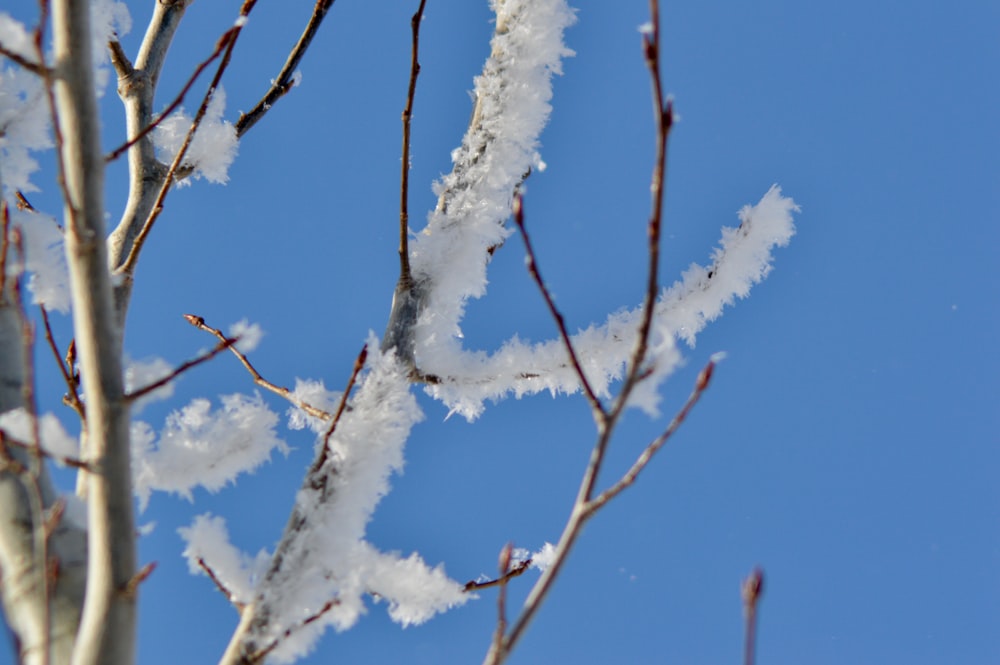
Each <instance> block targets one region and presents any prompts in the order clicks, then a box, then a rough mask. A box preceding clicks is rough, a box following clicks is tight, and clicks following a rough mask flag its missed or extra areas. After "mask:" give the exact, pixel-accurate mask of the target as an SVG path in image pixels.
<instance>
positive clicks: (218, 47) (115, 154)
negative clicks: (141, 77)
mask: <svg viewBox="0 0 1000 665" xmlns="http://www.w3.org/2000/svg"><path fill="white" fill-rule="evenodd" d="M234 29H235V28H234ZM234 29H230V30H228V31H226V32H225V33H224V34H223V35H222V37H221V38H220V39H219V41H218V42H216V44H215V49H214V50H213V51H212V53H211V54H209V56H208V57H207V58H205V59H204V60H203V61H202V62H201V63H200V64H199V65H198V66H197V67H195V69H194V72H193V73H192V74H191V76H190V77H189V78H188V80H187V83H185V84H184V86H183V87H182V88H181V91H180V92H179V93H177V97H175V98H174V101H172V102H170V104H168V105H167V108H165V109H164V110H163V111H162V112H161V113H160V114H159V115H158V116H157V118H156V119H155V120H154V121H153V122H151V123H149V124H148V125H146V126H145V127H143V128H142V129H141V130H139V132H138V133H137V134H136V135H135V136H133V137H132V138H130V139H129V140H128V141H126V142H125V143H123V144H121V145H120V146H118V147H117V148H115V149H114V150H112V151H111V152H109V153H108V154H107V155H106V156H105V157H104V161H105V162H113V161H114V160H116V159H118V158H119V157H121V156H122V155H123V154H125V153H126V152H127V151H128V149H129V148H131V147H132V146H134V145H135V144H136V143H138V142H139V141H141V140H142V139H144V138H145V137H146V136H147V135H148V134H149V133H150V132H152V131H153V130H154V129H156V128H157V127H158V126H159V125H160V123H161V122H163V121H164V120H166V119H167V118H168V117H169V116H170V114H171V113H173V112H174V110H176V109H177V107H178V106H180V105H181V104H182V103H183V102H184V97H185V96H186V95H187V93H188V91H190V90H191V87H192V86H193V85H194V83H195V81H197V80H198V77H199V76H201V73H202V72H204V71H205V70H206V69H207V68H208V66H209V65H210V64H212V63H213V62H215V60H216V58H218V57H219V56H220V55H221V54H222V51H223V50H224V49H225V48H226V47H227V46H228V45H229V40H230V39H232V33H233V30H234ZM111 47H112V48H111V50H112V53H116V52H117V51H120V50H121V45H120V44H118V42H116V41H115V42H111ZM116 47H117V48H116ZM121 57H125V54H124V52H122V53H121ZM116 69H118V68H117V67H116ZM122 71H124V70H119V76H121V73H122ZM191 133H192V134H193V132H191Z"/></svg>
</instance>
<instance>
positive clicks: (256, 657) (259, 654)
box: [245, 598, 340, 663]
mask: <svg viewBox="0 0 1000 665" xmlns="http://www.w3.org/2000/svg"><path fill="white" fill-rule="evenodd" d="M337 605H340V601H339V600H337V599H336V598H334V599H333V600H328V601H326V603H325V604H324V605H323V607H321V608H319V610H317V611H316V612H315V613H313V614H311V615H309V616H308V617H306V618H305V619H303V620H302V622H301V623H299V624H298V625H295V626H292V627H291V628H286V629H285V632H283V633H282V634H281V636H280V637H277V638H275V639H274V640H273V641H272V642H271V643H270V644H268V645H267V646H266V647H264V648H263V649H261V650H259V651H256V652H254V653H252V654H250V655H249V656H247V658H246V661H245V662H247V663H259V662H261V661H262V660H264V658H265V657H266V656H267V654H269V653H271V652H272V651H274V650H275V649H277V648H278V645H279V644H281V642H282V641H283V640H287V639H288V638H289V637H291V636H292V634H294V633H295V631H297V630H302V629H303V628H305V627H306V626H308V625H309V624H311V623H313V622H314V621H318V620H319V619H321V618H322V617H323V615H324V614H326V613H327V612H329V611H330V610H332V609H333V608H334V607H336V606H337Z"/></svg>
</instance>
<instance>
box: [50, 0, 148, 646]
mask: <svg viewBox="0 0 1000 665" xmlns="http://www.w3.org/2000/svg"><path fill="white" fill-rule="evenodd" d="M89 10H90V3H89V2H86V1H85V0H57V1H56V2H54V3H53V13H52V18H53V36H54V41H55V63H56V72H57V73H56V76H57V79H56V86H55V93H56V102H57V113H58V126H59V129H60V132H61V136H62V146H61V151H62V160H61V162H62V169H63V175H64V178H65V182H66V198H67V200H66V211H65V215H66V224H65V228H66V255H67V263H68V264H69V271H70V283H71V290H72V298H73V328H74V332H75V336H76V347H77V352H78V358H79V364H80V374H81V378H82V381H83V390H84V393H85V394H86V397H87V422H86V442H87V447H86V449H85V450H84V451H83V458H84V460H85V461H87V462H89V463H90V464H91V465H93V468H94V469H95V472H94V473H91V474H90V476H89V480H88V483H87V491H86V498H87V511H88V516H87V524H88V536H89V542H88V567H87V593H86V598H85V600H84V605H83V616H82V617H81V620H80V631H79V633H78V635H77V644H76V649H75V651H74V654H73V660H72V662H73V663H74V664H75V665H97V664H98V663H100V664H101V665H117V664H119V663H132V662H133V661H134V660H135V605H136V599H135V593H134V592H133V591H132V587H133V586H134V585H133V584H130V582H132V580H133V578H134V576H135V569H136V566H135V560H136V552H135V530H134V527H133V517H132V491H131V470H130V460H129V428H128V412H129V410H128V404H127V403H126V401H125V398H124V388H123V382H122V367H121V358H122V356H121V331H120V327H119V326H118V323H117V317H116V315H115V308H114V301H113V297H112V288H111V277H110V273H109V271H108V261H107V251H106V248H105V238H106V234H105V229H104V202H103V177H104V158H103V154H102V151H101V144H100V134H99V122H98V116H97V100H96V95H95V92H94V77H93V65H92V62H93V60H92V57H91V47H90V11H89Z"/></svg>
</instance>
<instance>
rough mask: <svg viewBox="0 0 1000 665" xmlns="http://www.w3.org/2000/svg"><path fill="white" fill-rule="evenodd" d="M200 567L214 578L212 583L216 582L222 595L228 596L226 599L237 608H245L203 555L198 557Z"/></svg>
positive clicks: (210, 577)
mask: <svg viewBox="0 0 1000 665" xmlns="http://www.w3.org/2000/svg"><path fill="white" fill-rule="evenodd" d="M198 567H199V568H201V569H202V570H203V571H205V574H206V575H208V579H210V580H212V583H213V584H215V588H216V589H218V590H219V591H220V592H222V595H223V596H225V597H226V600H228V601H229V602H230V603H232V604H233V605H235V606H236V609H242V608H243V603H240V602H237V601H236V599H235V598H234V597H233V592H232V591H230V590H229V588H228V587H227V586H226V585H225V584H223V583H222V580H220V579H219V576H218V575H216V574H215V571H214V570H212V567H211V566H209V565H208V564H207V563H206V562H205V559H203V558H202V557H198Z"/></svg>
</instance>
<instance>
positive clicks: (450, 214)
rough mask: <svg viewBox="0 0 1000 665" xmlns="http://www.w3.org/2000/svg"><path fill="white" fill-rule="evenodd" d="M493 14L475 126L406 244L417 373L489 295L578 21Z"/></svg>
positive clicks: (529, 9) (558, 8)
mask: <svg viewBox="0 0 1000 665" xmlns="http://www.w3.org/2000/svg"><path fill="white" fill-rule="evenodd" d="M492 4H493V8H494V10H495V11H496V14H497V18H496V32H495V35H494V37H493V41H492V52H491V55H490V58H489V60H487V62H486V64H485V66H484V69H483V73H482V75H481V76H479V77H477V78H476V83H475V96H476V106H475V110H474V113H473V118H472V122H471V124H470V126H469V130H468V132H467V133H466V135H465V138H464V139H463V140H462V145H461V147H459V148H458V149H457V150H455V151H454V152H453V153H452V161H453V162H454V168H453V170H452V172H451V174H449V175H448V176H446V177H445V178H444V179H442V180H441V181H440V182H438V183H437V184H436V185H435V192H436V193H437V194H438V196H439V201H438V206H437V209H436V210H435V211H434V212H433V213H431V214H430V215H429V217H428V223H427V227H426V228H425V229H424V231H423V233H422V234H420V235H419V236H418V237H417V238H416V239H415V240H414V241H413V242H412V243H411V244H410V247H411V255H410V260H411V265H412V269H413V276H414V279H415V280H416V282H417V283H418V284H420V285H421V288H422V290H423V292H424V294H425V298H426V301H425V302H424V303H423V307H422V313H421V315H420V318H419V321H418V323H417V327H416V330H415V331H414V332H415V335H416V342H417V345H418V356H420V357H419V358H418V363H423V362H424V360H425V358H423V355H422V354H421V353H420V349H421V348H427V347H433V346H437V345H440V344H443V343H444V344H446V343H447V342H448V341H449V340H452V339H453V338H454V337H456V336H460V331H459V321H460V320H461V318H462V315H463V313H464V310H465V302H466V300H467V299H468V298H470V297H471V298H478V297H480V296H482V295H483V294H484V293H485V290H486V264H487V261H488V258H489V254H488V250H489V248H491V247H495V246H497V245H499V244H501V243H503V241H504V239H505V238H506V237H507V236H508V235H509V234H510V231H509V229H507V228H505V227H504V221H505V220H506V219H507V218H508V217H509V215H510V209H511V201H512V196H513V194H514V189H515V188H516V186H517V185H518V184H519V183H520V182H521V180H522V179H523V178H524V176H525V174H526V173H528V171H529V170H530V169H531V168H533V167H536V166H539V164H540V157H539V155H538V152H537V150H538V137H539V135H540V134H541V131H542V128H543V127H544V126H545V123H546V122H547V120H548V117H549V112H550V111H551V106H550V105H549V100H550V99H551V98H552V83H551V79H552V75H553V74H560V73H562V66H561V60H562V58H563V57H566V56H569V55H572V51H570V50H569V49H568V48H566V46H565V45H564V44H563V31H564V30H565V29H566V28H567V27H568V26H569V25H570V24H572V23H573V21H574V20H575V17H574V14H573V11H572V10H571V9H570V8H569V7H568V6H567V5H566V3H565V2H564V0H506V1H500V0H494V2H493V3H492ZM434 355H435V356H436V355H437V354H434ZM426 360H428V361H431V362H432V359H430V358H427V359H426ZM422 369H426V370H427V371H429V372H435V371H436V369H435V368H434V367H432V366H428V367H426V368H423V367H422Z"/></svg>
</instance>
